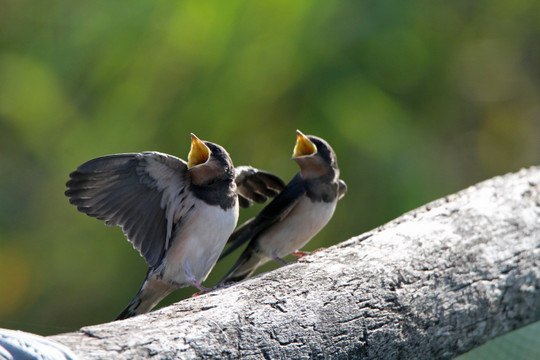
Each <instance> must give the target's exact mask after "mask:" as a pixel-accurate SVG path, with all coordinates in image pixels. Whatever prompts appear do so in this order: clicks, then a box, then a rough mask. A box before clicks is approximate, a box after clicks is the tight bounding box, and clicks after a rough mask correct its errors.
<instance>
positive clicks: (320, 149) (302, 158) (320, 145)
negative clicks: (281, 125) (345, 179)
mask: <svg viewBox="0 0 540 360" xmlns="http://www.w3.org/2000/svg"><path fill="white" fill-rule="evenodd" d="M296 135H297V136H296V145H295V146H294V150H293V156H292V159H293V160H295V161H296V162H297V163H298V165H299V166H300V173H301V174H302V176H303V177H304V178H317V177H321V176H335V177H338V176H339V168H338V164H337V157H336V153H335V152H334V150H333V149H332V147H331V146H330V145H329V144H328V143H327V142H326V141H324V140H323V139H321V138H320V137H317V136H313V135H304V134H302V132H301V131H300V130H296Z"/></svg>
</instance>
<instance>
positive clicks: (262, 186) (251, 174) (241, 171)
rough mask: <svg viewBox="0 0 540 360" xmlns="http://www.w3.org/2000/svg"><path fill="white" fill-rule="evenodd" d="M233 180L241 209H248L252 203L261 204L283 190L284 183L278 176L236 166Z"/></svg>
mask: <svg viewBox="0 0 540 360" xmlns="http://www.w3.org/2000/svg"><path fill="white" fill-rule="evenodd" d="M234 180H235V182H236V187H237V189H238V190H237V191H238V202H239V205H240V206H241V207H250V206H251V205H253V202H254V201H255V202H257V203H263V202H265V201H266V200H268V198H269V197H274V196H276V195H277V194H279V192H280V191H281V190H283V188H285V183H284V182H283V180H281V179H280V178H279V177H278V176H276V175H273V174H270V173H269V172H266V171H262V170H258V169H255V168H252V167H251V166H238V167H237V168H236V169H235V178H234Z"/></svg>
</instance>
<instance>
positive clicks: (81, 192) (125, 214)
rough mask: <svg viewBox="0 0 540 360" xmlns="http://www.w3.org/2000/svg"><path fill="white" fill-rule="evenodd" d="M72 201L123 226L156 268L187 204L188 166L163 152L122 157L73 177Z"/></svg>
mask: <svg viewBox="0 0 540 360" xmlns="http://www.w3.org/2000/svg"><path fill="white" fill-rule="evenodd" d="M70 177H71V180H69V181H68V182H67V183H66V186H67V187H68V189H67V190H66V193H65V194H66V196H67V197H69V202H70V203H71V204H73V205H75V206H77V209H79V211H81V212H83V213H85V214H87V215H89V216H92V217H95V218H98V219H100V220H104V221H105V224H106V225H109V226H114V225H118V226H121V227H122V230H123V232H124V234H125V235H126V237H127V238H128V240H129V241H130V242H131V243H132V244H133V247H134V248H135V249H137V250H138V251H139V253H140V254H141V256H142V257H143V258H144V259H145V260H146V262H147V263H148V264H149V265H150V266H151V267H154V266H156V265H157V264H159V262H160V261H161V259H162V257H163V254H164V252H165V250H166V249H167V248H168V247H169V243H170V239H171V234H172V233H173V230H174V229H173V227H175V228H176V227H178V226H179V225H180V224H179V223H178V221H179V220H178V219H179V218H181V216H182V215H183V214H182V213H183V212H188V211H189V209H190V208H191V205H190V204H184V203H183V201H184V200H185V198H186V196H187V194H186V193H187V191H188V189H186V187H187V185H188V182H189V180H187V179H188V177H187V164H186V163H185V162H184V161H183V160H181V159H179V158H176V157H174V156H171V155H167V154H162V153H158V152H144V153H130V154H117V155H109V156H104V157H100V158H97V159H93V160H90V161H88V162H86V163H84V164H82V165H81V166H79V168H77V170H76V171H74V172H73V173H71V174H70Z"/></svg>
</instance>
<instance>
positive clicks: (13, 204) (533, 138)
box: [0, 0, 540, 358]
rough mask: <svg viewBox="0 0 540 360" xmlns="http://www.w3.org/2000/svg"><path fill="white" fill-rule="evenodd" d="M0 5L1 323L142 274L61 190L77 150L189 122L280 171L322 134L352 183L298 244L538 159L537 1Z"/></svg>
mask: <svg viewBox="0 0 540 360" xmlns="http://www.w3.org/2000/svg"><path fill="white" fill-rule="evenodd" d="M0 7H1V11H0V284H1V287H2V295H1V296H0V326H1V327H8V328H17V329H22V330H27V331H32V332H37V333H41V334H51V333H58V332H63V331H69V330H73V329H76V328H79V327H81V326H83V325H87V324H92V323H100V322H105V321H108V320H111V319H112V318H114V316H115V315H117V313H119V311H120V310H121V309H122V308H123V306H125V305H126V304H127V302H128V301H129V300H130V298H131V296H133V295H134V293H135V292H136V290H137V289H138V286H139V285H140V282H141V281H142V279H143V277H144V273H145V271H146V265H145V264H144V261H143V260H142V259H141V258H140V257H139V256H138V255H137V253H136V252H135V251H133V250H132V249H131V245H130V244H129V243H127V241H125V240H124V239H123V235H122V233H121V231H120V229H118V228H115V229H111V228H106V227H105V226H103V225H102V224H101V223H100V222H98V221H96V220H94V219H90V218H88V217H86V216H83V215H82V214H80V213H78V212H77V211H76V209H75V208H74V207H72V206H70V205H69V204H68V202H67V199H66V198H65V197H64V195H63V192H64V183H65V181H66V180H67V177H68V174H69V172H71V171H72V170H74V169H75V168H76V166H78V165H79V164H81V163H82V162H84V161H86V160H89V159H90V158H93V157H97V156H100V155H105V154H110V153H118V152H131V151H143V150H158V151H162V152H167V153H171V154H176V155H177V156H180V157H182V158H185V157H186V156H187V152H188V150H189V133H190V132H194V133H195V134H197V135H198V136H200V137H201V138H203V139H207V140H210V141H214V142H217V143H219V144H221V145H223V146H224V147H225V148H226V149H227V150H228V151H229V152H230V153H231V155H232V157H233V160H234V161H235V163H236V164H251V165H253V166H256V167H260V168H264V169H267V170H269V171H272V172H274V173H276V174H278V175H280V176H282V177H283V178H284V179H286V180H288V179H290V178H291V177H292V176H293V175H294V173H295V172H296V171H297V167H296V164H294V162H292V161H290V155H291V153H292V148H293V145H294V141H295V133H294V130H295V129H297V128H299V129H301V130H302V131H304V132H305V133H308V134H316V135H319V136H323V137H324V138H325V139H326V140H328V141H329V142H330V143H331V144H332V146H333V147H334V149H335V150H336V152H337V154H338V157H339V162H340V167H341V172H342V178H343V179H344V180H345V181H347V183H348V185H349V193H348V194H347V196H346V197H345V198H344V199H343V200H342V201H341V202H340V204H339V206H338V209H337V211H336V214H335V216H334V218H333V219H332V221H331V222H330V224H329V225H328V226H327V227H326V228H325V229H324V230H323V231H322V232H321V233H320V234H319V235H318V236H317V237H316V238H315V239H313V241H312V242H311V243H310V244H309V245H308V246H307V247H306V249H308V250H309V249H315V248H318V247H321V246H330V245H332V244H335V243H337V242H340V241H342V240H344V239H347V238H349V237H351V236H353V235H357V234H360V233H362V232H364V231H367V230H369V229H372V228H373V227H376V226H378V225H380V224H383V223H384V222H386V221H388V220H391V219H392V218H394V217H396V216H398V215H400V214H401V213H403V212H405V211H407V210H410V209H413V208H415V207H417V206H419V205H422V204H424V203H426V202H428V201H430V200H433V199H435V198H438V197H441V196H444V195H446V194H448V193H452V192H455V191H457V190H459V189H461V188H464V187H466V186H468V185H471V184H473V183H475V182H478V181H480V180H483V179H486V178H489V177H492V176H494V175H497V174H502V173H505V172H509V171H515V170H518V169H519V168H521V167H524V166H529V165H533V164H538V163H539V162H540V161H539V160H540V152H539V150H540V149H539V147H540V143H539V140H538V139H539V136H540V101H539V100H540V70H539V69H540V66H539V64H540V45H539V44H540V21H539V19H540V3H539V2H538V1H537V0H516V1H507V0H489V1H488V0H475V1H463V0H457V1H440V0H430V1H428V0H411V1H399V0H390V1H370V0H363V1H305V0H298V1H271V2H270V1H267V2H251V1H205V2H200V1H156V2H153V1H134V2H115V1H104V0H95V1H77V2H73V1H65V0H44V1H27V0H0ZM257 210H260V207H257V208H255V209H253V210H249V211H245V212H243V213H242V214H241V220H245V219H247V218H248V217H249V216H252V215H253V214H255V213H256V211H257ZM233 260H234V259H233V258H232V257H231V258H230V259H229V260H228V261H226V262H224V263H223V264H218V266H216V268H215V270H214V272H213V273H212V274H211V276H210V278H209V280H208V281H207V284H208V285H212V284H213V283H215V282H216V281H217V280H218V279H219V278H220V276H221V275H222V274H223V273H224V272H225V271H226V270H227V268H228V267H229V266H230V265H231V263H232V261H233ZM269 268H270V267H267V268H265V270H268V269H269ZM191 293H193V289H186V290H183V291H179V292H177V293H176V294H174V295H172V296H170V297H169V298H168V299H167V301H165V302H164V303H163V304H168V303H170V302H173V301H176V300H179V299H181V298H184V297H187V296H190V295H191ZM531 329H533V330H528V333H532V332H533V331H538V329H540V327H538V326H536V327H534V326H533V327H532V328H531ZM534 329H536V330H534ZM525 333H527V331H525ZM536 351H538V348H536ZM535 354H537V355H538V352H536V353H535ZM523 358H527V357H523Z"/></svg>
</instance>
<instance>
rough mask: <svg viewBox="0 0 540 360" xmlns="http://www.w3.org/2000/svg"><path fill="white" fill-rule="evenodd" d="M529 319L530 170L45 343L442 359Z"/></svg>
mask: <svg viewBox="0 0 540 360" xmlns="http://www.w3.org/2000/svg"><path fill="white" fill-rule="evenodd" d="M351 187H352V185H351ZM338 240H339V234H336V241H338ZM539 319H540V168H530V169H527V170H522V171H520V172H519V173H516V174H509V175H505V176H501V177H496V178H493V179H490V180H487V181H485V182H483V183H480V184H478V185H476V186H473V187H470V188H468V189H466V190H463V191H461V192H459V193H457V194H454V195H451V196H448V197H446V198H443V199H439V200H437V201H434V202H432V203H429V204H427V205H425V206H423V207H421V208H419V209H416V210H413V211H411V212H409V213H406V214H404V215H403V216H401V217H399V218H398V219H396V220H394V221H392V222H390V223H388V224H386V225H384V226H381V227H380V228H377V229H375V230H373V231H371V232H369V233H366V234H363V235H361V236H358V237H355V238H352V239H350V240H348V241H345V242H344V243H341V244H339V245H337V246H334V247H332V248H329V249H327V250H325V251H322V252H319V253H316V254H314V255H311V256H308V257H305V258H304V259H302V260H301V261H299V262H298V263H295V264H292V265H289V266H285V267H282V268H280V269H277V270H275V271H272V272H269V273H266V274H264V275H261V276H258V277H256V278H253V279H250V280H248V281H245V282H243V283H241V284H237V285H235V286H232V287H229V288H227V289H223V290H220V291H216V292H214V293H211V294H207V295H204V296H200V297H198V298H193V299H187V300H185V301H182V302H179V303H177V304H175V305H173V306H170V307H168V308H165V309H161V310H159V311H155V312H152V313H150V314H147V315H142V316H139V317H136V318H133V319H128V320H125V321H119V322H112V323H108V324H102V325H97V326H90V327H86V328H83V329H81V330H80V331H78V332H75V333H70V334H62V335H56V336H53V337H52V339H54V340H57V341H59V342H61V343H63V344H64V345H67V346H68V347H69V348H71V349H72V350H74V351H75V352H76V353H77V354H78V355H80V356H81V357H83V358H115V359H135V358H152V359H169V358H195V357H197V358H239V357H243V358H254V359H255V358H257V359H258V358H261V359H262V358H268V359H270V358H271V359H279V358H282V359H308V358H314V359H324V358H333V359H338V358H343V359H345V358H362V359H398V358H399V359H434V358H439V359H449V358H452V357H455V356H457V355H459V354H461V353H464V352H466V351H468V350H470V349H472V348H474V347H476V346H478V345H480V344H482V343H484V342H486V341H487V340H490V339H492V338H494V337H496V336H499V335H502V334H504V333H506V332H508V331H511V330H514V329H516V328H519V327H521V326H524V325H527V324H529V323H531V322H533V321H536V320H539Z"/></svg>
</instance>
